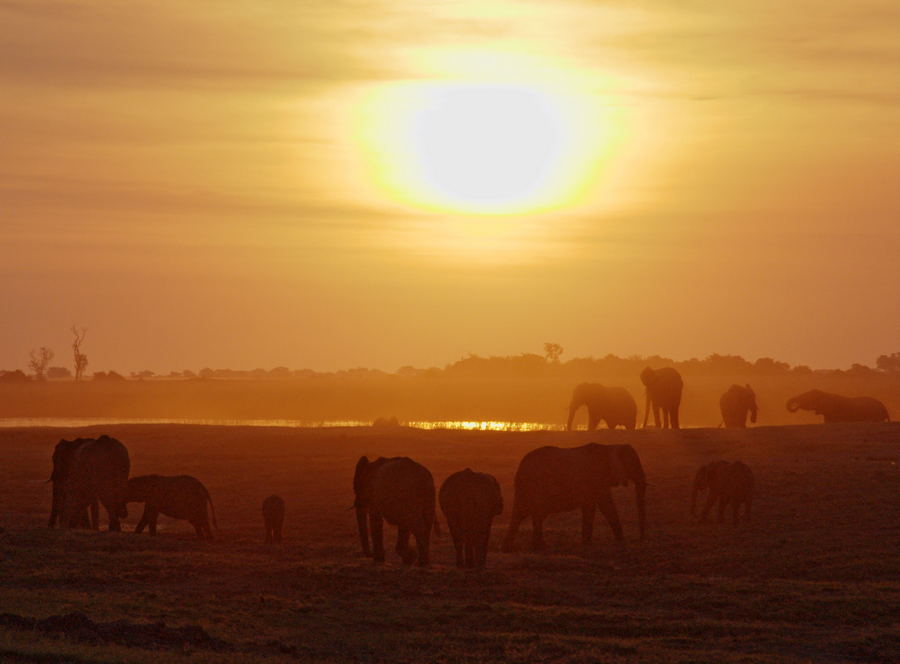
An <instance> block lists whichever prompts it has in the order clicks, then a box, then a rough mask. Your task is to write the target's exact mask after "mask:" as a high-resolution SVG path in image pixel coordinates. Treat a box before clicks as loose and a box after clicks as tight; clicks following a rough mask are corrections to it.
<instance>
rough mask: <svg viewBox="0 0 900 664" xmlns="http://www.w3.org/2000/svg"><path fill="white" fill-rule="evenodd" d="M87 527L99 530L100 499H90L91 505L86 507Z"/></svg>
mask: <svg viewBox="0 0 900 664" xmlns="http://www.w3.org/2000/svg"><path fill="white" fill-rule="evenodd" d="M87 527H88V528H92V529H93V530H100V501H98V500H96V499H94V500H92V501H91V506H90V508H88V523H87Z"/></svg>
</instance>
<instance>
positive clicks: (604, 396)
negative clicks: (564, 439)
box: [566, 383, 637, 431]
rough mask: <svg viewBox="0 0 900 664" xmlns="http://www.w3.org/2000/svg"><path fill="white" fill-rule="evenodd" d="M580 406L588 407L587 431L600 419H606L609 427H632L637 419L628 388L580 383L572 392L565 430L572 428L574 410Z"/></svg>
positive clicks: (634, 404) (595, 425)
mask: <svg viewBox="0 0 900 664" xmlns="http://www.w3.org/2000/svg"><path fill="white" fill-rule="evenodd" d="M582 406H587V409H588V431H593V430H594V429H596V428H597V425H598V424H599V423H600V420H606V425H607V426H608V427H609V428H610V429H615V428H616V427H617V426H619V425H620V424H621V425H622V426H623V427H625V428H626V429H634V426H635V422H636V421H637V404H636V403H635V402H634V397H632V396H631V394H629V393H628V390H626V389H624V388H621V387H604V386H603V385H598V384H597V383H581V385H578V386H577V387H576V388H575V391H574V392H572V401H571V403H570V404H569V419H568V421H567V422H566V430H567V431H571V430H572V420H573V419H574V418H575V412H576V411H577V410H578V409H579V408H581V407H582Z"/></svg>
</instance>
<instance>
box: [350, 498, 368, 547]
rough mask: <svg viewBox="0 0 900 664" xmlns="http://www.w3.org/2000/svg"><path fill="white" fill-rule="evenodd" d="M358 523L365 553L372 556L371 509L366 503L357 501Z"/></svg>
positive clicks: (360, 541)
mask: <svg viewBox="0 0 900 664" xmlns="http://www.w3.org/2000/svg"><path fill="white" fill-rule="evenodd" d="M354 507H355V508H356V525H357V527H358V528H359V543H360V544H362V550H363V553H364V554H366V556H368V557H370V558H371V557H372V549H371V547H370V546H369V510H368V509H366V507H365V505H361V504H360V503H359V499H357V501H356V505H354Z"/></svg>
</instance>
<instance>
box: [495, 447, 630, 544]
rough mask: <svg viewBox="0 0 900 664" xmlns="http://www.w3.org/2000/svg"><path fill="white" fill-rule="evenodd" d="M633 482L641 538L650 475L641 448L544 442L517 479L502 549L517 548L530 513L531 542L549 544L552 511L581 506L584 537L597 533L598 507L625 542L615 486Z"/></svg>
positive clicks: (525, 460)
mask: <svg viewBox="0 0 900 664" xmlns="http://www.w3.org/2000/svg"><path fill="white" fill-rule="evenodd" d="M629 481H631V482H633V483H634V493H635V498H636V500H637V507H638V518H639V521H640V530H641V537H643V536H644V528H645V510H644V496H645V493H646V488H647V480H646V478H645V476H644V469H643V467H642V466H641V460H640V458H639V457H638V454H637V452H635V450H634V448H633V447H632V446H631V445H598V444H597V443H589V444H587V445H582V446H581V447H570V448H560V447H540V448H538V449H536V450H532V451H531V452H529V453H528V454H526V455H525V456H524V457H523V458H522V461H521V462H520V463H519V469H518V470H517V471H516V479H515V490H516V494H515V498H514V500H513V509H512V517H511V519H510V522H509V529H508V530H507V531H506V537H504V539H503V546H502V550H503V551H512V550H514V548H515V538H516V534H517V533H518V530H519V526H520V525H521V523H522V521H523V520H524V519H525V518H526V517H528V516H530V517H531V521H532V545H533V547H534V549H535V550H541V549H543V548H544V535H543V525H544V519H546V518H547V516H549V515H550V514H556V513H559V512H569V511H572V510H577V509H580V510H581V541H582V543H583V544H589V543H590V541H591V538H592V537H593V532H594V515H595V512H596V509H597V508H599V509H600V512H601V513H602V514H603V516H605V517H606V520H607V521H608V522H609V525H610V527H611V528H612V531H613V534H614V536H615V538H616V540H618V541H622V540H623V539H624V536H623V535H622V525H621V523H620V522H619V514H618V512H617V511H616V505H615V503H613V499H612V492H611V488H612V487H615V486H620V485H622V486H624V485H627V484H628V482H629Z"/></svg>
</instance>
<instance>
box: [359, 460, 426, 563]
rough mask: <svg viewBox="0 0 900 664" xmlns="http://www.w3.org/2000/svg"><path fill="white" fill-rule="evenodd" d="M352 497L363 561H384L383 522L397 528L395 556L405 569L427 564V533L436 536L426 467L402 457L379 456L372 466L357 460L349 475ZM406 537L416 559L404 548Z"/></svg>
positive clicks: (372, 462) (410, 550)
mask: <svg viewBox="0 0 900 664" xmlns="http://www.w3.org/2000/svg"><path fill="white" fill-rule="evenodd" d="M353 492H354V493H355V495H356V500H355V501H354V503H353V506H354V508H355V509H356V523H357V526H358V527H359V540H360V543H361V544H362V548H363V552H364V553H365V554H366V555H367V556H370V557H372V558H374V559H375V562H379V563H383V562H384V534H383V524H382V519H384V520H386V521H387V522H388V523H390V524H391V525H394V526H397V553H398V554H400V557H401V558H402V559H403V562H404V564H406V565H411V564H412V563H413V561H416V560H418V564H419V565H420V566H425V565H427V564H428V562H429V561H428V554H429V548H430V540H431V528H432V526H434V530H435V532H438V525H437V520H436V519H435V501H434V479H433V478H432V477H431V473H430V472H429V471H428V469H427V468H425V467H424V466H421V465H419V464H418V463H416V462H415V461H413V460H412V459H409V458H407V457H393V458H390V459H386V458H384V457H379V458H378V459H376V460H375V461H369V459H368V458H367V457H360V459H359V461H358V462H357V463H356V472H355V473H354V475H353ZM369 528H371V530H372V544H371V547H370V546H369ZM410 534H412V535H413V537H415V538H416V549H417V550H418V555H417V552H416V551H413V550H412V549H411V548H410V546H409V536H410Z"/></svg>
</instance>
